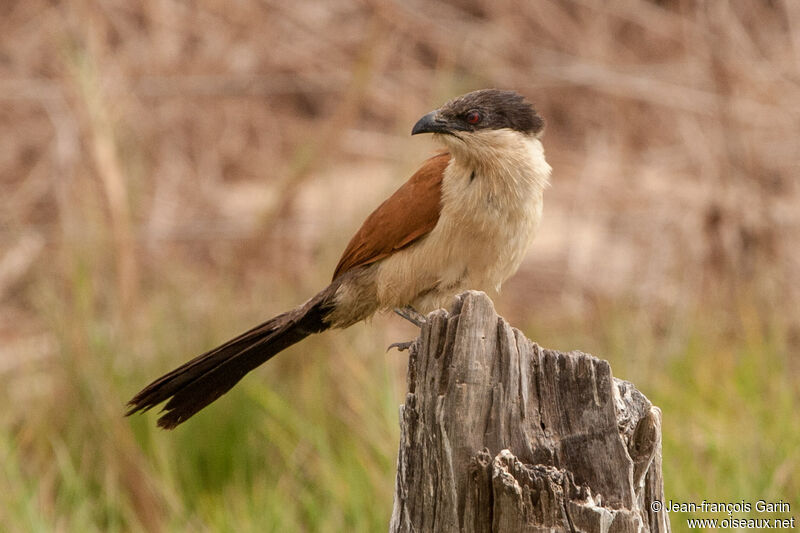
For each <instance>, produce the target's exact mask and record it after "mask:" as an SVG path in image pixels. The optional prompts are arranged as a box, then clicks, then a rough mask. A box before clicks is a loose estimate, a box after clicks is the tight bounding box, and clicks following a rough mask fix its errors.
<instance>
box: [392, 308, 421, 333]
mask: <svg viewBox="0 0 800 533" xmlns="http://www.w3.org/2000/svg"><path fill="white" fill-rule="evenodd" d="M394 312H395V313H397V314H398V315H400V316H401V317H403V318H405V319H406V320H408V321H409V322H411V323H412V324H414V325H415V326H417V327H418V328H421V327H422V326H424V325H425V323H426V322H427V320H425V317H424V316H423V315H422V314H421V313H420V312H419V311H417V310H416V309H414V308H413V307H411V306H410V305H407V306H405V307H400V308H398V307H395V308H394Z"/></svg>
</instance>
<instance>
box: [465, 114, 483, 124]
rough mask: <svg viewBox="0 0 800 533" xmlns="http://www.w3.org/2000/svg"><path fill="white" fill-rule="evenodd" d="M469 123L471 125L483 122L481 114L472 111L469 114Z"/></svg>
mask: <svg viewBox="0 0 800 533" xmlns="http://www.w3.org/2000/svg"><path fill="white" fill-rule="evenodd" d="M466 118H467V122H469V123H470V124H477V123H478V122H480V121H481V114H480V113H479V112H477V111H470V112H469V113H467V117H466Z"/></svg>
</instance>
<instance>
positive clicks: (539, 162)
mask: <svg viewBox="0 0 800 533" xmlns="http://www.w3.org/2000/svg"><path fill="white" fill-rule="evenodd" d="M543 127H544V122H543V121H542V119H541V118H540V117H539V116H538V115H537V114H536V112H535V111H534V109H533V107H532V106H531V105H530V104H529V103H528V102H527V101H526V100H525V99H524V98H523V97H522V96H521V95H519V94H518V93H516V92H514V91H501V90H497V89H485V90H480V91H475V92H471V93H468V94H465V95H463V96H460V97H458V98H455V99H453V100H451V101H449V102H447V103H446V104H444V105H443V106H442V107H440V108H439V109H437V110H435V111H431V112H430V113H428V114H427V115H425V116H423V117H422V118H421V119H419V121H418V122H417V123H416V124H415V125H414V128H413V129H412V130H411V134H412V135H416V134H418V133H432V134H433V138H434V139H435V140H436V141H439V142H441V143H442V144H443V145H444V147H445V151H443V152H441V153H439V154H438V155H436V156H434V157H432V158H430V159H428V160H427V161H426V162H425V163H423V165H422V167H420V169H419V170H418V171H417V172H416V173H415V174H414V175H413V176H411V179H409V180H408V181H407V182H406V183H405V184H404V185H403V186H402V187H400V188H399V189H398V190H397V191H396V192H395V193H394V194H392V196H390V197H389V198H388V199H387V200H386V201H384V202H383V203H382V204H381V205H380V206H379V207H378V208H377V209H376V210H375V211H374V212H373V213H372V214H371V215H369V217H367V219H366V220H365V221H364V224H363V225H362V226H361V228H360V229H359V230H358V231H357V232H356V234H355V236H353V238H352V240H351V241H350V243H349V244H348V245H347V248H346V249H345V251H344V253H343V254H342V257H341V259H340V260H339V264H338V265H336V269H335V270H334V273H333V280H332V281H331V283H330V285H328V286H327V287H325V288H324V289H322V291H320V292H319V293H318V294H317V295H316V296H314V297H313V298H311V299H310V300H308V301H307V302H306V303H304V304H302V305H300V306H298V307H296V308H295V309H292V310H291V311H287V312H286V313H283V314H281V315H278V316H276V317H274V318H271V319H270V320H268V321H266V322H264V323H263V324H261V325H258V326H256V327H254V328H253V329H251V330H249V331H247V332H245V333H242V334H241V335H239V336H238V337H236V338H234V339H231V340H229V341H228V342H226V343H225V344H222V345H221V346H218V347H217V348H214V349H213V350H211V351H209V352H206V353H204V354H202V355H199V356H197V357H195V358H194V359H192V360H191V361H189V362H188V363H186V364H184V365H182V366H180V367H178V368H176V369H175V370H173V371H172V372H170V373H168V374H166V375H164V376H163V377H161V378H159V379H157V380H156V381H154V382H153V383H151V384H150V385H148V386H147V387H145V388H144V389H143V390H142V391H141V392H139V393H138V394H137V395H136V396H134V398H133V399H132V400H131V401H130V402H129V403H128V405H129V407H130V410H129V411H128V413H127V414H129V415H130V414H132V413H135V412H137V411H142V410H145V411H146V410H148V409H150V408H152V407H154V406H156V405H158V404H160V403H161V402H163V401H165V400H168V401H167V404H166V406H165V407H164V410H163V411H164V414H163V415H162V416H161V417H160V418H159V420H158V425H159V426H161V427H163V428H167V429H172V428H174V427H175V426H177V425H178V424H180V423H182V422H184V421H186V420H187V419H189V418H190V417H191V416H192V415H194V414H195V413H197V412H198V411H200V410H201V409H202V408H204V407H205V406H207V405H208V404H210V403H211V402H213V401H214V400H216V399H217V398H219V397H220V396H222V395H223V394H225V393H226V392H227V391H229V390H230V389H231V388H232V387H233V386H234V385H235V384H236V383H238V382H239V380H240V379H242V377H244V375H245V374H247V373H248V372H250V371H251V370H253V369H254V368H256V367H257V366H259V365H261V364H262V363H264V362H265V361H267V360H269V359H270V358H271V357H272V356H274V355H275V354H277V353H278V352H280V351H281V350H284V349H285V348H288V347H289V346H291V345H293V344H295V343H296V342H299V341H300V340H302V339H304V338H305V337H307V336H308V335H311V334H312V333H319V332H321V331H325V330H326V329H329V328H346V327H348V326H350V325H352V324H354V323H356V322H358V321H360V320H364V319H366V318H368V317H370V316H372V315H373V314H374V313H375V312H376V311H380V310H391V309H395V311H397V312H398V314H400V315H401V316H404V317H406V318H408V319H410V320H412V321H413V322H415V323H417V324H419V323H420V321H421V320H423V319H422V317H421V315H419V313H418V311H422V312H427V311H430V310H433V309H436V308H438V307H441V306H443V305H447V304H448V303H449V300H450V299H451V298H452V297H453V296H454V295H455V294H457V293H459V292H461V291H463V290H466V289H478V290H499V288H500V285H501V284H502V283H503V282H504V281H505V280H506V279H507V278H508V277H509V276H511V275H512V274H513V273H514V272H516V270H517V268H518V267H519V265H520V263H521V261H522V258H523V256H524V255H525V252H526V250H527V248H528V246H529V245H530V243H531V241H532V239H533V237H534V233H535V232H536V227H537V226H538V224H539V220H540V219H541V216H542V193H543V191H544V189H545V188H546V187H547V185H548V181H549V177H550V165H548V164H547V162H546V161H545V158H544V150H543V148H542V143H541V142H540V139H539V138H540V136H541V133H542V130H543Z"/></svg>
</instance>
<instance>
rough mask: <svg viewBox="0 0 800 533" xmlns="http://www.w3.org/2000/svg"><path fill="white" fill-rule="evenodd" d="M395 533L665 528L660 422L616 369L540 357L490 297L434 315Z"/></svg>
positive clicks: (420, 370)
mask: <svg viewBox="0 0 800 533" xmlns="http://www.w3.org/2000/svg"><path fill="white" fill-rule="evenodd" d="M408 387H409V392H408V394H407V396H406V402H405V405H403V406H402V407H401V409H400V418H401V430H402V433H401V441H400V449H399V454H398V470H397V480H396V491H395V502H394V510H393V513H392V521H391V524H390V528H389V529H390V531H391V532H411V531H416V532H419V531H425V532H427V531H467V532H472V531H474V532H478V531H480V532H496V533H500V532H509V533H510V532H514V533H516V532H521V531H526V532H527V531H530V532H534V531H599V532H605V531H652V532H655V531H660V532H667V531H669V520H668V517H667V516H666V513H660V514H658V513H653V512H651V511H650V505H649V504H650V502H652V501H653V500H654V499H659V500H663V482H662V477H661V412H660V410H659V409H658V408H657V407H654V406H653V405H652V404H651V403H650V402H649V401H648V400H647V398H645V396H644V395H642V394H641V393H640V392H639V391H637V390H636V388H635V387H634V386H633V385H632V384H631V383H628V382H626V381H622V380H618V379H616V378H614V377H613V376H612V374H611V368H610V367H609V365H608V363H607V362H606V361H603V360H600V359H597V358H595V357H593V356H591V355H588V354H584V353H581V352H570V353H562V352H557V351H553V350H547V349H543V348H541V347H540V346H539V345H537V344H536V343H534V342H532V341H530V340H528V339H527V338H525V336H524V335H522V333H521V332H520V331H519V330H516V329H514V328H512V327H511V326H509V325H508V324H507V323H506V322H505V320H503V319H502V318H501V317H498V316H497V314H496V313H495V310H494V307H493V305H492V302H491V300H489V298H488V297H487V296H486V295H485V294H483V293H480V292H474V291H470V292H466V293H463V294H461V295H459V296H458V297H457V298H456V303H455V304H454V306H453V309H452V310H451V311H450V312H449V313H448V312H446V311H444V310H439V311H436V312H434V313H431V314H430V315H428V323H427V324H426V325H425V326H424V327H423V328H422V332H421V334H420V337H419V338H418V339H417V341H416V342H415V343H414V345H412V347H411V354H410V360H409V369H408Z"/></svg>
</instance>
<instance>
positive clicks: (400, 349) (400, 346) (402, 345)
mask: <svg viewBox="0 0 800 533" xmlns="http://www.w3.org/2000/svg"><path fill="white" fill-rule="evenodd" d="M412 344H414V341H406V342H393V343H392V344H390V345H389V347H388V348H386V351H387V352H388V351H389V350H391V349H392V348H397V351H398V352H405V351H406V350H408V349H409V348H411V345H412Z"/></svg>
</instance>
